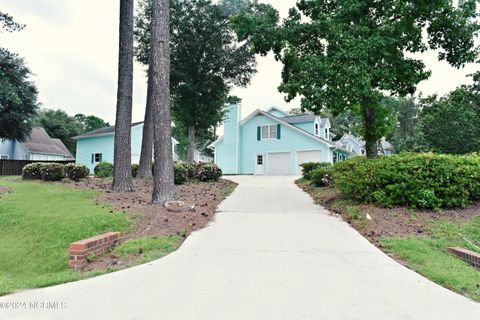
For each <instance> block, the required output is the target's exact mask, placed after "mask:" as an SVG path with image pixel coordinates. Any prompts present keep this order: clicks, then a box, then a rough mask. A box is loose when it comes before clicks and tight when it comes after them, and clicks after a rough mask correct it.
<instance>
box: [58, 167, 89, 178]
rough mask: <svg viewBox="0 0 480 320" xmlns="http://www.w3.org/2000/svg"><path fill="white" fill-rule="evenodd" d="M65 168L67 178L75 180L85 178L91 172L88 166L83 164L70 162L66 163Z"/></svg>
mask: <svg viewBox="0 0 480 320" xmlns="http://www.w3.org/2000/svg"><path fill="white" fill-rule="evenodd" d="M64 170H65V175H66V176H67V178H69V179H70V180H73V181H79V180H81V179H85V178H86V177H87V176H88V175H89V174H90V170H89V169H88V167H87V166H86V165H83V164H76V163H68V164H66V165H65V167H64Z"/></svg>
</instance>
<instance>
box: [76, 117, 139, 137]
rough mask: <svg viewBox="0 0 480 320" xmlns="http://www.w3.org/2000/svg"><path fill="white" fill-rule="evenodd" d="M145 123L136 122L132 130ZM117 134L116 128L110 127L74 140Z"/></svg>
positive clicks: (132, 125) (87, 133)
mask: <svg viewBox="0 0 480 320" xmlns="http://www.w3.org/2000/svg"><path fill="white" fill-rule="evenodd" d="M142 123H143V121H141V122H134V123H132V124H131V126H130V127H131V128H133V127H136V126H138V125H141V124H142ZM114 133H115V126H110V127H105V128H101V129H97V130H93V131H90V132H86V133H84V134H81V135H79V136H76V137H73V138H72V139H75V140H77V139H82V138H91V137H96V136H105V135H111V134H114Z"/></svg>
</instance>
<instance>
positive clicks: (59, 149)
mask: <svg viewBox="0 0 480 320" xmlns="http://www.w3.org/2000/svg"><path fill="white" fill-rule="evenodd" d="M0 159H1V160H45V161H65V160H74V159H75V157H74V156H73V155H72V154H71V153H70V151H68V149H67V147H65V145H64V144H63V142H62V141H61V140H60V139H53V138H50V136H49V135H48V133H47V132H46V131H45V129H43V128H32V131H31V132H30V135H29V136H28V137H27V138H26V139H25V141H23V142H19V141H16V140H11V139H6V140H0Z"/></svg>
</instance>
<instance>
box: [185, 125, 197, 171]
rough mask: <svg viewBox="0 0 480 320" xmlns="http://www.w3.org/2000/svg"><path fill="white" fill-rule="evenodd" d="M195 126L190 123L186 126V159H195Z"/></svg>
mask: <svg viewBox="0 0 480 320" xmlns="http://www.w3.org/2000/svg"><path fill="white" fill-rule="evenodd" d="M195 149H196V145H195V127H194V126H192V125H190V126H188V149H187V161H189V162H194V161H195Z"/></svg>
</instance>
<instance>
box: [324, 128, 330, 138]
mask: <svg viewBox="0 0 480 320" xmlns="http://www.w3.org/2000/svg"><path fill="white" fill-rule="evenodd" d="M329 136H330V132H329V130H328V128H325V140H330V137H329Z"/></svg>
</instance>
